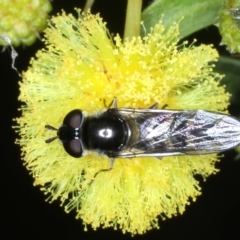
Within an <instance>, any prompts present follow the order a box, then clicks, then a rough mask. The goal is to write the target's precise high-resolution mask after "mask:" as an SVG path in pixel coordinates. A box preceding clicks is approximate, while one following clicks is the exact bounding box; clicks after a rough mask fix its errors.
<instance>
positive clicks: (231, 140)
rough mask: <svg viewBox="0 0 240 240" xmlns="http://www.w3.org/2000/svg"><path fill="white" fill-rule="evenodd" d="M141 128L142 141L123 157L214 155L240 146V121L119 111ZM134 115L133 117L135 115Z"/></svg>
mask: <svg viewBox="0 0 240 240" xmlns="http://www.w3.org/2000/svg"><path fill="white" fill-rule="evenodd" d="M118 111H119V113H120V115H125V116H126V115H127V112H129V113H128V114H130V115H128V116H130V118H131V120H132V121H133V122H134V123H135V124H136V125H137V126H138V129H139V137H138V139H137V140H136V141H135V142H134V143H132V144H131V146H128V147H129V149H128V150H126V151H125V150H124V151H123V152H120V153H119V156H120V157H134V156H136V157H137V156H139V157H142V156H155V157H162V156H172V155H184V154H192V155H197V154H211V153H218V152H222V151H225V150H227V149H231V148H233V147H235V146H237V145H238V144H239V143H240V121H239V120H237V119H235V118H233V117H231V116H228V115H225V114H221V113H215V112H208V111H203V110H196V111H194V110H182V111H172V110H155V109H137V110H135V109H131V110H130V109H118ZM131 111H132V113H131Z"/></svg>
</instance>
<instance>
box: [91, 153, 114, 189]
mask: <svg viewBox="0 0 240 240" xmlns="http://www.w3.org/2000/svg"><path fill="white" fill-rule="evenodd" d="M113 163H114V158H111V159H110V167H109V168H105V169H101V170H99V171H98V172H96V173H95V174H94V176H93V179H92V180H91V182H90V183H89V184H88V185H91V184H92V183H93V181H94V179H95V178H96V176H97V175H98V174H99V173H100V172H107V171H111V170H112V169H113Z"/></svg>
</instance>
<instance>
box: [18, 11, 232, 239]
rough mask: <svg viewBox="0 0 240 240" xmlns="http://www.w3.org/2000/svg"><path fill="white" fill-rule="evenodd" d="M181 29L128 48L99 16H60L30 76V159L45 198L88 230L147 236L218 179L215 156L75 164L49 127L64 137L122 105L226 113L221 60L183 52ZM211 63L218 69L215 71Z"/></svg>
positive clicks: (197, 50) (26, 110)
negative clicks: (64, 131)
mask: <svg viewBox="0 0 240 240" xmlns="http://www.w3.org/2000/svg"><path fill="white" fill-rule="evenodd" d="M178 34H179V32H178V24H173V26H172V27H171V28H170V29H169V30H168V31H166V30H164V27H163V25H162V24H161V22H159V24H157V25H156V26H155V27H154V28H153V29H152V31H151V32H150V33H149V34H147V35H146V36H145V37H144V38H141V37H136V38H133V39H131V40H128V39H126V40H125V41H124V42H123V41H122V39H121V38H120V37H119V36H115V37H114V38H112V37H111V35H110V34H109V32H108V31H107V29H106V27H105V23H103V22H102V19H101V18H100V17H99V16H98V15H91V14H89V13H88V14H85V15H82V14H81V13H80V11H78V19H76V18H75V17H74V16H72V15H66V14H65V13H62V14H60V15H58V16H56V17H54V18H52V19H51V21H50V24H49V27H48V28H47V30H46V36H45V40H44V41H45V43H46V48H45V49H43V50H41V51H39V52H38V53H37V56H36V58H34V59H32V60H31V67H29V69H28V70H27V71H26V72H24V73H23V80H22V81H21V82H20V91H21V93H20V96H19V100H20V101H22V102H25V104H24V105H23V106H22V117H20V118H18V119H17V123H18V126H17V131H19V134H20V138H19V139H18V140H17V143H18V144H20V146H21V149H22V158H23V160H24V163H25V165H26V167H27V169H28V170H29V171H30V173H31V174H32V176H33V177H34V179H35V182H34V184H35V185H40V186H41V189H42V190H43V191H44V192H45V194H47V196H48V200H49V201H53V200H55V199H60V200H61V201H62V205H63V206H64V207H65V210H66V211H67V212H69V211H71V210H74V211H76V215H77V218H81V219H82V220H83V222H84V224H85V226H87V225H88V224H90V225H91V226H92V228H93V229H97V228H98V227H103V228H106V227H110V226H111V227H114V229H117V228H120V229H122V231H123V232H130V233H131V234H142V233H144V232H146V231H147V230H149V229H151V228H158V227H159V226H158V216H160V217H161V218H162V219H164V218H166V217H167V218H170V217H172V216H173V215H177V214H178V213H180V214H181V213H183V212H184V210H185V207H186V205H188V204H189V203H190V201H192V200H193V201H195V199H196V197H197V196H198V195H199V194H200V187H199V183H198V181H197V180H196V179H195V178H194V175H196V174H197V175H201V176H202V177H203V178H204V179H205V178H206V177H207V176H209V175H210V174H213V173H215V172H216V171H217V170H216V169H215V166H214V165H215V163H216V161H218V159H217V156H216V155H215V154H213V155H204V156H180V157H176V156H174V157H166V158H163V159H162V160H159V159H157V158H150V157H149V158H133V159H116V160H115V162H114V167H113V170H112V171H108V172H102V173H100V174H98V175H97V177H96V178H95V179H94V181H93V182H92V184H91V185H89V183H90V182H91V180H92V179H93V176H94V174H95V173H96V172H98V171H99V170H100V169H104V168H108V167H109V162H110V160H109V158H108V157H105V156H102V155H97V154H94V153H91V152H89V154H87V155H86V156H83V157H81V158H72V157H71V156H69V155H68V154H67V153H66V152H65V151H64V149H63V147H62V146H61V145H60V144H59V143H58V142H57V141H55V142H52V143H51V144H46V143H45V139H47V138H49V137H51V136H52V134H53V133H52V132H49V131H46V130H45V128H44V126H45V125H46V124H50V125H52V126H56V127H58V126H59V125H61V123H62V121H63V119H64V117H65V115H66V114H67V113H68V112H69V111H71V110H73V109H76V108H77V109H82V110H84V111H86V112H88V114H93V113H94V112H96V111H100V110H103V109H104V104H103V100H104V99H105V100H106V102H107V103H110V102H111V101H112V99H113V98H114V97H117V99H118V106H119V107H133V108H148V107H149V106H150V105H152V104H153V103H155V102H158V103H159V105H160V107H161V106H163V105H165V104H167V105H168V108H171V109H207V110H212V111H223V110H224V109H225V108H226V107H227V101H228V98H229V95H228V94H226V93H225V90H224V88H223V87H222V86H220V85H219V80H220V79H221V76H220V75H219V74H217V73H214V72H213V71H212V68H213V65H212V62H213V61H216V60H217V57H218V54H217V52H216V51H215V50H214V49H213V48H212V47H211V46H206V45H201V46H198V47H196V46H193V45H192V46H189V47H188V46H186V44H182V45H180V46H178V45H177V42H178ZM210 63H211V64H210Z"/></svg>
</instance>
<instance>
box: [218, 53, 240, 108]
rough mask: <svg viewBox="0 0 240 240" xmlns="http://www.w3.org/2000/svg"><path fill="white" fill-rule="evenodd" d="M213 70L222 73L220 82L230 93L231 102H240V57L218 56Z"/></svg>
mask: <svg viewBox="0 0 240 240" xmlns="http://www.w3.org/2000/svg"><path fill="white" fill-rule="evenodd" d="M214 71H215V72H218V73H221V74H224V75H225V77H224V78H223V80H222V83H223V84H224V85H226V90H227V91H228V92H230V93H231V94H232V97H231V99H230V101H231V103H232V104H238V105H239V102H240V59H234V58H229V57H220V58H219V61H218V63H217V64H216V67H215V69H214Z"/></svg>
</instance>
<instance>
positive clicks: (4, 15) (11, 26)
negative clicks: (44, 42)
mask: <svg viewBox="0 0 240 240" xmlns="http://www.w3.org/2000/svg"><path fill="white" fill-rule="evenodd" d="M51 10H52V6H51V3H50V1H49V0H37V1H33V0H1V1H0V34H1V35H2V36H8V38H10V39H11V43H12V45H13V46H16V47H17V46H19V45H20V44H23V45H26V46H29V45H31V44H32V43H33V42H35V40H36V39H37V37H39V33H40V32H42V31H43V29H44V28H45V27H46V26H47V17H48V14H49V12H50V11H51ZM0 45H3V46H6V43H5V42H4V41H2V40H1V39H0Z"/></svg>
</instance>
